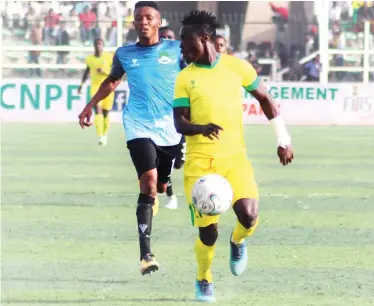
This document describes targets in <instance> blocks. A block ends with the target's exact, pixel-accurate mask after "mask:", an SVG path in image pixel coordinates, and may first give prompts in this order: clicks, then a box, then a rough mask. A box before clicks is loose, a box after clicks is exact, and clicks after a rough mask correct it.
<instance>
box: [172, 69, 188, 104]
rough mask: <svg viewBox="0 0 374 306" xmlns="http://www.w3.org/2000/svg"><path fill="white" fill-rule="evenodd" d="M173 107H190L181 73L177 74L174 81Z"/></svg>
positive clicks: (185, 84) (184, 80)
mask: <svg viewBox="0 0 374 306" xmlns="http://www.w3.org/2000/svg"><path fill="white" fill-rule="evenodd" d="M173 107H174V108H176V107H190V95H189V93H188V90H187V83H186V79H185V77H184V74H183V73H179V74H178V76H177V79H176V81H175V86H174V101H173Z"/></svg>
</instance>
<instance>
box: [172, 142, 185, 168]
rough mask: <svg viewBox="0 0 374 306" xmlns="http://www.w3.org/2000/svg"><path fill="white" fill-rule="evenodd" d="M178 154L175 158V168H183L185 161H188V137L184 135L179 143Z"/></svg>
mask: <svg viewBox="0 0 374 306" xmlns="http://www.w3.org/2000/svg"><path fill="white" fill-rule="evenodd" d="M178 150H179V152H178V155H177V156H176V158H175V163H174V168H175V169H180V168H182V166H183V164H184V162H185V161H186V139H185V138H184V136H182V139H181V141H180V143H179V144H178Z"/></svg>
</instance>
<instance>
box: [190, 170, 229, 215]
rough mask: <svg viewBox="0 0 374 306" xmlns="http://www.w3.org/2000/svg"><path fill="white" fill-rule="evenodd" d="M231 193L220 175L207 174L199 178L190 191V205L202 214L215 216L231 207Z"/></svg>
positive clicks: (227, 184) (226, 182) (227, 183)
mask: <svg viewBox="0 0 374 306" xmlns="http://www.w3.org/2000/svg"><path fill="white" fill-rule="evenodd" d="M232 197H233V192H232V189H231V185H230V183H229V182H228V181H227V180H226V179H225V178H224V177H223V176H221V175H218V174H208V175H205V176H203V177H201V178H199V179H198V180H197V181H196V183H195V185H194V186H193V189H192V204H193V205H194V206H195V208H196V209H197V210H198V211H199V212H200V213H202V214H204V215H208V216H216V215H220V214H222V213H224V212H225V211H226V210H228V209H229V208H230V207H231V203H232Z"/></svg>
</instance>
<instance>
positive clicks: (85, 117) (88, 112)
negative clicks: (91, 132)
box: [78, 105, 92, 129]
mask: <svg viewBox="0 0 374 306" xmlns="http://www.w3.org/2000/svg"><path fill="white" fill-rule="evenodd" d="M91 116H92V107H91V106H90V105H86V107H85V108H84V109H83V111H82V112H81V113H80V114H79V116H78V118H79V125H80V126H81V128H82V129H84V127H85V126H87V127H88V126H91V125H92V122H90V120H91Z"/></svg>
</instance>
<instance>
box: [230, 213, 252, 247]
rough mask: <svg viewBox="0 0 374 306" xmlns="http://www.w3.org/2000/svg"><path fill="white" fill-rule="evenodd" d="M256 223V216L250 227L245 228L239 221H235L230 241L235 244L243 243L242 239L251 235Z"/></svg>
mask: <svg viewBox="0 0 374 306" xmlns="http://www.w3.org/2000/svg"><path fill="white" fill-rule="evenodd" d="M257 224H258V217H257V219H256V223H255V224H254V225H253V226H252V227H251V228H250V229H247V228H245V227H244V226H243V225H241V224H240V222H239V221H237V223H236V227H235V229H234V232H233V233H232V241H233V242H234V243H236V244H239V243H243V242H244V239H245V238H247V237H249V236H251V235H252V234H253V232H254V231H255V230H256V227H257Z"/></svg>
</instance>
